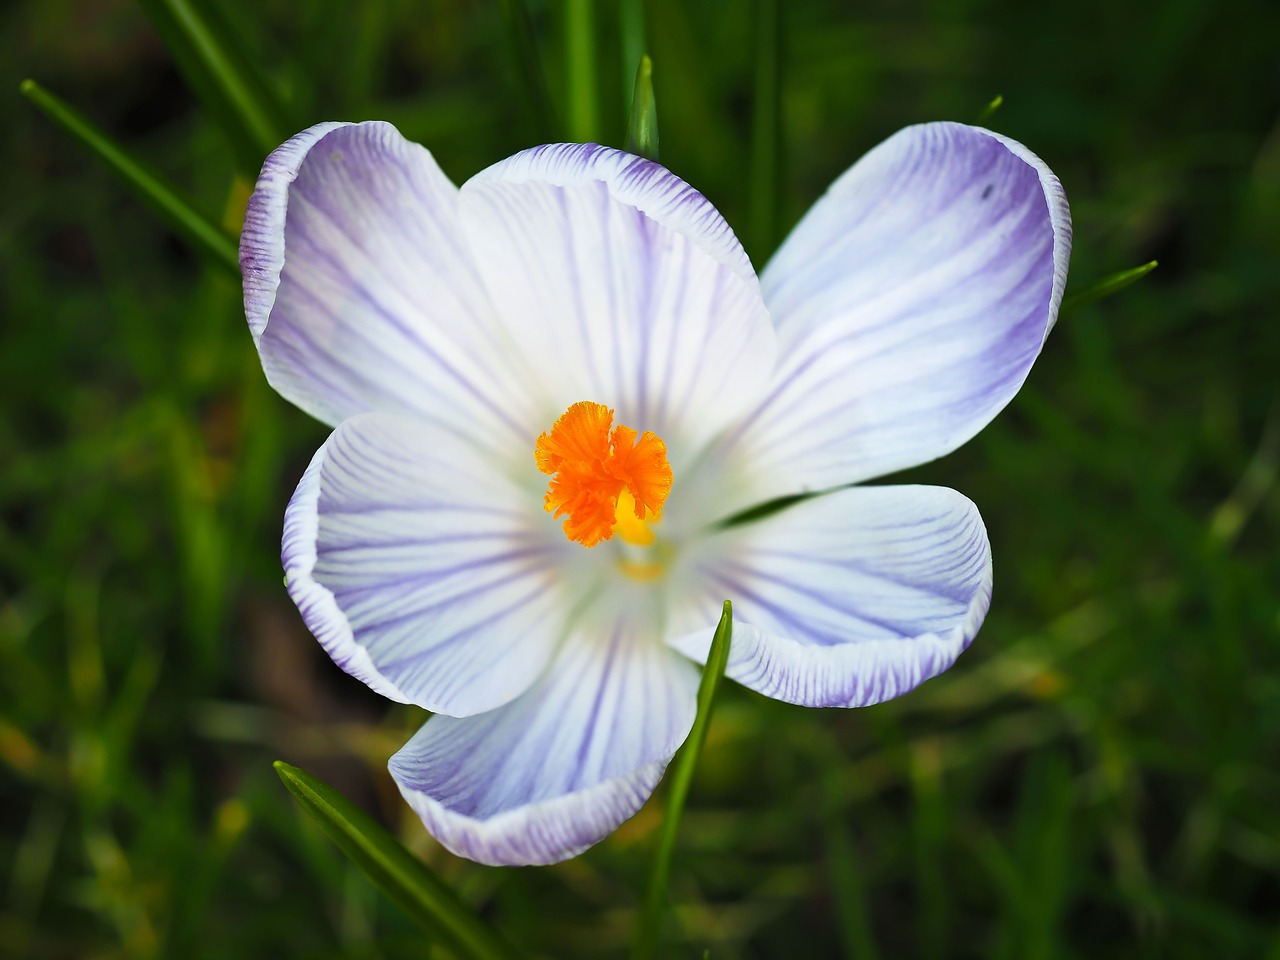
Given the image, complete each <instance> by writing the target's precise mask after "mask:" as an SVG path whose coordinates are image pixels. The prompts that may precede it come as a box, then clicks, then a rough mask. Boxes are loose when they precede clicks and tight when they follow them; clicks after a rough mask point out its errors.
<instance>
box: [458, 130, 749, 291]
mask: <svg viewBox="0 0 1280 960" xmlns="http://www.w3.org/2000/svg"><path fill="white" fill-rule="evenodd" d="M484 180H497V181H501V182H504V183H521V182H525V181H535V182H542V183H550V184H554V185H555V186H558V187H570V186H575V185H577V184H580V183H587V182H590V181H593V180H601V181H604V182H605V183H607V184H608V185H609V193H610V195H611V196H612V197H613V198H614V199H615V200H618V201H619V202H621V203H626V204H629V205H631V206H633V207H635V208H636V209H638V210H640V211H642V212H643V213H644V214H645V215H646V216H648V217H650V218H651V219H653V220H656V221H658V222H659V223H661V224H663V225H665V226H667V227H669V228H670V229H672V230H675V231H676V232H677V233H680V234H682V235H684V236H686V237H688V238H689V239H690V240H692V241H693V242H694V243H695V244H697V245H698V246H699V247H700V248H702V249H703V250H705V251H706V252H707V253H709V254H711V256H713V257H714V258H715V259H717V260H719V261H720V262H721V263H723V264H725V265H726V266H728V267H730V268H731V269H732V270H733V271H734V273H737V274H738V275H739V276H741V277H742V278H743V279H745V280H748V281H751V282H754V281H755V279H756V272H755V269H754V268H753V267H752V266H751V261H750V260H749V259H748V258H747V252H746V251H745V250H743V249H742V244H741V243H739V242H738V238H737V236H736V235H735V234H734V232H733V229H732V228H731V227H730V226H729V224H728V223H727V222H726V221H725V219H724V217H722V216H720V211H719V210H717V209H716V208H715V207H714V206H713V205H712V204H711V201H710V200H708V199H707V198H706V197H704V196H703V195H702V194H700V193H699V192H698V191H697V190H695V189H693V187H691V186H689V184H687V183H685V182H684V181H683V180H681V179H680V178H679V177H677V176H676V175H675V174H674V173H672V172H671V171H670V170H668V169H667V168H666V167H664V166H662V165H661V164H658V163H654V162H653V161H652V160H646V159H644V157H637V156H635V155H634V154H631V153H624V152H623V151H621V150H614V149H613V148H612V147H602V146H600V145H599V144H596V143H548V144H545V145H543V146H540V147H533V148H531V149H529V150H522V151H521V152H520V153H517V154H516V155H515V156H512V157H508V158H507V159H506V160H503V161H501V162H499V163H495V164H494V165H493V166H491V167H489V168H488V169H486V170H482V171H481V172H480V173H478V174H476V176H475V177H474V178H473V181H474V182H480V181H484Z"/></svg>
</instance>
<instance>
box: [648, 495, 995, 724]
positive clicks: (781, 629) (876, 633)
mask: <svg viewBox="0 0 1280 960" xmlns="http://www.w3.org/2000/svg"><path fill="white" fill-rule="evenodd" d="M717 541H718V542H717ZM690 580H691V581H696V582H697V583H699V585H700V588H701V592H702V597H701V598H700V600H699V601H698V602H696V603H694V604H693V605H691V607H690V608H689V609H687V610H685V611H684V612H683V614H682V616H681V619H680V621H679V623H678V624H677V626H676V637H675V639H674V640H672V646H674V647H675V648H676V649H677V650H680V651H681V652H682V653H685V654H686V655H688V656H690V657H692V658H694V659H695V660H698V661H700V662H701V661H705V659H706V655H707V651H708V650H709V649H710V645H711V637H712V634H713V633H714V626H713V625H714V623H715V622H716V617H717V616H718V612H717V611H718V605H719V603H720V601H721V600H722V599H723V598H725V597H727V598H729V599H730V600H732V601H733V614H734V620H733V646H732V648H731V649H730V654H729V665H728V668H727V670H726V673H727V675H728V676H729V677H731V678H733V679H734V680H736V681H738V682H739V683H741V684H743V685H745V686H747V687H750V688H751V689H752V690H756V691H758V692H760V693H763V694H764V695H765V696H769V697H773V698H775V699H778V700H785V701H787V702H789V703H798V704H802V705H804V706H809V707H861V706H867V705H869V704H873V703H879V702H881V701H882V700H888V699H890V698H892V697H897V696H900V695H902V694H904V693H906V692H907V691H908V690H911V689H912V688H914V687H916V686H917V685H919V684H920V683H922V682H924V681H925V680H928V679H929V678H930V677H934V676H937V675H938V674H939V673H941V672H942V671H944V670H946V669H947V668H948V667H949V666H951V664H952V663H954V662H955V659H956V658H957V657H958V656H959V655H960V653H961V652H962V651H963V650H964V649H965V648H966V647H967V646H968V645H969V642H970V641H971V640H972V639H973V637H974V635H975V634H976V633H977V632H978V627H979V626H980V625H981V624H982V620H983V617H985V616H986V612H987V608H988V606H989V604H990V601H991V551H990V546H989V544H988V542H987V534H986V529H985V528H984V527H983V524H982V518H981V517H980V516H979V515H978V511H977V508H976V507H974V505H973V504H972V503H971V502H970V501H969V500H967V499H966V498H964V497H963V496H961V495H960V494H958V493H956V492H955V491H954V490H948V489H946V488H945V487H907V486H903V487H854V488H851V489H848V490H841V491H838V492H836V493H831V494H828V495H826V496H822V497H816V498H814V499H812V500H807V501H804V502H802V503H799V504H796V505H795V506H792V507H790V508H788V509H786V510H783V511H781V512H780V513H777V514H774V515H773V516H771V517H768V518H766V519H764V520H760V521H758V522H756V523H754V524H747V525H743V526H740V527H731V528H729V529H728V530H725V531H723V532H722V533H720V534H719V535H718V537H717V539H716V540H713V541H711V542H708V543H707V544H706V545H705V553H704V554H703V555H702V556H701V557H700V558H699V559H698V561H697V564H696V569H695V570H694V571H693V572H692V573H691V575H690ZM694 623H697V624H700V627H699V628H698V629H693V628H692V624H694ZM680 624H684V625H685V629H687V632H683V631H682V630H681V627H680Z"/></svg>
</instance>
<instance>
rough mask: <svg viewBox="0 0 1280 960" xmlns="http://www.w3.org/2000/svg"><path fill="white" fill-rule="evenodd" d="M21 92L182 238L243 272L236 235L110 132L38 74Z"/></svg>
mask: <svg viewBox="0 0 1280 960" xmlns="http://www.w3.org/2000/svg"><path fill="white" fill-rule="evenodd" d="M19 90H20V91H21V93H22V95H23V96H24V97H26V98H27V99H28V100H30V101H31V102H32V103H33V104H34V105H35V106H36V108H37V109H39V110H40V112H41V113H43V114H44V115H45V116H46V117H48V118H49V119H50V120H52V121H53V122H54V123H56V124H57V125H58V126H60V127H61V128H62V129H63V130H65V131H66V132H67V133H69V134H71V136H73V137H75V139H77V140H79V141H80V143H82V144H83V145H84V146H85V147H87V148H88V149H89V151H90V152H91V153H92V154H93V155H94V156H96V157H97V158H98V159H99V160H101V161H102V162H103V163H105V164H106V165H107V166H108V167H109V168H110V169H111V170H112V172H113V173H115V174H116V175H117V176H118V177H119V178H120V179H121V180H123V181H124V182H125V184H126V185H127V186H128V187H129V188H130V189H131V190H133V192H134V193H136V194H137V195H138V196H139V197H140V198H141V199H142V201H143V202H144V203H146V204H147V205H148V206H149V207H151V209H152V210H154V211H155V212H156V213H157V214H159V215H160V218H161V219H162V220H164V222H165V223H167V224H168V225H169V226H170V227H172V228H173V229H174V230H175V231H176V232H177V233H178V234H180V235H181V236H182V237H183V239H185V240H186V241H187V242H188V243H190V244H191V245H192V246H193V247H195V248H196V250H198V251H199V252H200V253H202V254H204V255H206V256H207V257H209V258H210V259H211V260H212V261H213V262H214V263H216V264H217V265H218V266H220V267H223V268H225V269H226V270H227V271H228V272H229V273H231V274H232V275H233V276H235V277H237V278H238V277H239V276H240V260H239V254H238V251H237V249H236V241H235V240H234V239H233V238H231V237H230V236H228V235H227V234H226V233H225V232H223V230H222V229H221V228H219V227H218V226H217V225H215V224H214V223H213V221H211V220H210V219H208V218H207V217H205V216H204V215H203V214H201V213H199V212H198V211H197V210H196V209H195V208H194V207H193V206H192V205H191V203H190V202H189V201H188V200H186V199H185V198H183V197H182V195H181V194H179V193H178V191H177V190H175V189H174V188H173V187H171V186H170V185H169V184H167V183H165V182H164V180H162V179H161V178H160V177H159V175H157V174H155V173H153V172H151V171H150V170H148V169H147V168H146V167H145V166H143V164H142V163H141V162H140V161H138V160H136V159H134V158H133V157H132V156H130V155H129V154H128V153H127V152H126V151H125V150H124V149H123V148H122V147H120V146H119V145H117V144H116V143H114V142H113V141H112V140H111V138H110V137H108V136H107V135H106V134H105V133H103V132H102V131H101V130H99V129H98V128H97V127H95V126H94V125H93V124H92V123H90V122H89V121H88V120H86V119H85V118H84V117H83V116H81V115H80V114H79V113H77V112H76V111H75V110H74V109H72V108H71V107H70V106H68V105H67V103H66V102H64V101H63V100H61V99H60V98H58V97H56V96H54V95H53V94H52V93H50V92H49V91H48V90H46V89H45V88H44V87H42V86H40V84H38V83H36V82H35V81H34V80H24V81H22V85H21V87H19Z"/></svg>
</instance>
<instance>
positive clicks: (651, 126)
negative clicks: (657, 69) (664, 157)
mask: <svg viewBox="0 0 1280 960" xmlns="http://www.w3.org/2000/svg"><path fill="white" fill-rule="evenodd" d="M627 151H628V152H630V153H634V154H638V155H639V156H642V157H648V158H649V159H650V160H657V159H658V102H657V101H656V100H655V99H654V97H653V61H652V60H650V59H649V57H648V56H647V55H646V56H642V57H641V58H640V66H639V67H638V68H637V69H636V85H635V90H634V92H633V93H632V95H631V117H630V119H629V120H628V121H627Z"/></svg>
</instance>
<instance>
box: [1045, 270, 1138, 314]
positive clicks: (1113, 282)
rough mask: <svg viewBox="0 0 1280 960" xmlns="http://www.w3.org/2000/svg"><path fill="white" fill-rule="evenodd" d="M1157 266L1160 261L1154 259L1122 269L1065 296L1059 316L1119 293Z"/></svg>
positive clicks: (1059, 309)
mask: <svg viewBox="0 0 1280 960" xmlns="http://www.w3.org/2000/svg"><path fill="white" fill-rule="evenodd" d="M1157 266H1159V261H1157V260H1152V261H1151V262H1150V263H1144V264H1143V265H1142V266H1140V267H1134V268H1133V269H1132V270H1121V271H1120V272H1119V273H1113V274H1111V276H1109V277H1103V278H1102V279H1101V280H1099V281H1098V282H1097V283H1095V284H1091V285H1090V286H1088V287H1085V288H1084V289H1083V290H1081V291H1080V292H1079V293H1073V294H1071V295H1070V296H1067V297H1063V298H1062V306H1061V307H1059V308H1058V316H1059V317H1062V316H1065V315H1066V314H1067V313H1070V312H1071V311H1072V310H1079V309H1080V308H1081V307H1083V306H1087V305H1088V304H1090V303H1094V302H1096V301H1098V300H1102V299H1104V298H1106V297H1109V296H1111V295H1112V294H1113V293H1119V292H1120V291H1121V290H1123V289H1124V288H1125V287H1127V286H1129V285H1130V284H1132V283H1137V282H1138V281H1139V280H1141V279H1142V278H1143V277H1145V276H1146V275H1147V274H1148V273H1150V272H1151V271H1152V270H1154V269H1155V268H1156V267H1157Z"/></svg>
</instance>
